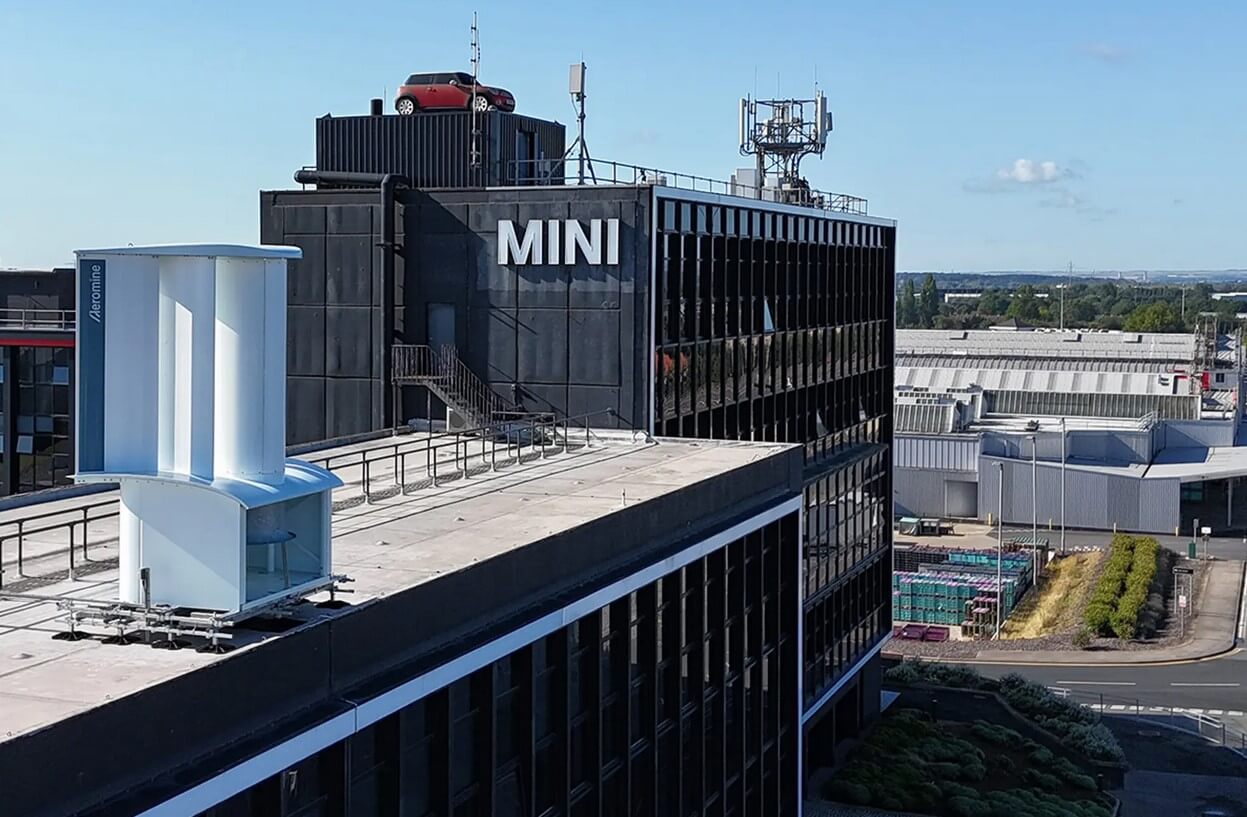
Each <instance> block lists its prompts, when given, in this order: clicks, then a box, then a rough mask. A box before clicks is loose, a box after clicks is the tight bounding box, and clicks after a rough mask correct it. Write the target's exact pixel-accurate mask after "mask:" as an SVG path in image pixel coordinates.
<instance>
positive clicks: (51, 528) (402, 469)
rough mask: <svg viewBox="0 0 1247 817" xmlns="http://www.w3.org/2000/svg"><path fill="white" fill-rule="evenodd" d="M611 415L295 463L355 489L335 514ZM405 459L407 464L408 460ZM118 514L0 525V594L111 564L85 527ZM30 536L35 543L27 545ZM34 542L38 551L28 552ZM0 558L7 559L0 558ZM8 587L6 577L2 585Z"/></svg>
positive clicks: (566, 437)
mask: <svg viewBox="0 0 1247 817" xmlns="http://www.w3.org/2000/svg"><path fill="white" fill-rule="evenodd" d="M614 416H615V411H614V409H602V410H599V411H593V412H586V413H584V414H580V415H576V416H573V417H555V416H554V415H550V414H544V415H541V414H528V413H519V414H512V413H509V412H506V411H503V412H501V413H500V415H499V416H498V418H497V419H496V420H495V422H493V423H488V424H484V425H481V426H477V427H474V428H469V429H463V430H459V431H445V432H439V433H429V434H420V435H418V436H415V435H407V436H405V437H404V439H402V440H399V441H396V442H384V443H378V444H377V445H371V446H368V447H366V448H359V449H355V450H353V451H345V452H341V453H337V454H328V455H325V456H321V457H316V456H314V455H312V456H304V457H302V458H301V459H303V460H304V461H306V462H310V463H312V464H314V465H319V466H321V467H322V468H325V469H326V470H329V471H331V472H334V473H336V474H337V475H338V476H339V477H341V478H342V479H343V482H344V486H343V489H339V491H342V490H346V491H347V492H349V491H351V490H352V489H353V488H355V487H358V488H360V489H361V496H359V497H355V498H346V499H344V500H342V501H336V502H335V507H336V508H339V509H340V508H342V507H346V506H350V505H354V504H358V503H359V502H361V501H362V502H364V503H370V502H373V501H374V500H375V499H377V498H379V497H381V496H386V497H388V496H394V495H396V494H406V493H407V492H408V491H410V490H414V489H419V488H423V487H439V486H441V485H443V484H444V483H446V482H449V481H452V480H458V479H469V478H471V477H472V476H473V475H478V474H480V473H483V472H488V471H497V470H498V469H499V468H500V467H506V466H507V465H510V464H513V463H523V462H528V461H532V460H545V459H548V458H549V457H551V456H553V455H555V454H557V453H566V452H568V451H572V450H584V449H588V448H591V447H592V445H593V440H594V437H595V436H596V435H595V434H594V432H593V421H594V420H595V419H597V418H609V417H614ZM413 459H414V460H416V462H415V463H411V462H410V461H411V460H413ZM353 469H354V470H353ZM417 469H422V470H423V471H424V478H423V479H413V478H410V477H411V476H412V473H413V472H414V471H416V470H417ZM387 478H388V481H387ZM119 516H120V511H119V503H118V500H117V499H106V500H101V501H99V502H93V503H91V504H88V505H81V506H78V507H73V508H65V509H62V510H56V511H45V512H43V513H36V514H32V515H30V516H23V517H21V518H19V519H13V520H7V521H0V589H2V588H3V587H4V585H5V577H6V575H7V574H8V573H10V572H13V571H15V572H16V574H17V581H22V580H30V579H48V578H52V577H53V576H49V575H42V576H36V575H33V573H32V571H33V569H34V565H35V564H36V563H44V564H46V563H52V564H54V565H55V564H56V563H61V564H66V563H65V562H61V561H60V560H61V559H67V566H66V568H64V569H62V568H60V567H55V568H54V570H53V574H54V577H55V578H57V579H58V580H59V578H60V577H62V576H64V577H66V578H68V579H69V580H70V581H74V580H76V579H77V578H78V577H79V576H80V575H81V574H82V573H83V572H85V570H86V568H87V565H99V564H109V563H111V562H112V561H113V559H115V557H112V558H110V559H107V560H103V562H100V561H99V560H97V559H92V558H91V551H90V549H89V546H91V545H94V546H96V547H97V548H98V547H102V546H103V545H104V544H106V543H109V542H114V541H116V538H117V532H116V529H115V528H112V529H110V530H109V531H108V534H109V535H108V536H107V537H106V538H101V537H97V538H96V540H95V541H94V542H92V541H91V530H92V526H94V527H95V529H96V530H98V529H99V525H100V523H102V522H104V521H105V520H110V519H117V518H118V517H119ZM52 520H55V521H52ZM61 531H64V534H65V537H66V546H65V547H64V549H61V548H60V547H59V546H55V547H51V548H49V547H48V542H47V537H46V536H45V535H48V534H51V535H55V534H56V533H58V532H61ZM36 537H38V538H39V541H32V540H33V539H35V538H36ZM40 545H41V546H42V547H41V548H40V550H41V551H42V552H39V553H32V552H31V550H32V548H34V547H37V546H40ZM6 554H7V555H8V558H9V559H10V560H11V561H8V562H6V561H5V557H6ZM13 583H14V582H13V580H9V584H13Z"/></svg>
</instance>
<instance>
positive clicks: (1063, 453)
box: [1061, 417, 1065, 556]
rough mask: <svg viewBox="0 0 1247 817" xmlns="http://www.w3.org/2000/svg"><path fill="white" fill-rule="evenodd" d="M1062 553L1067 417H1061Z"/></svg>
mask: <svg viewBox="0 0 1247 817" xmlns="http://www.w3.org/2000/svg"><path fill="white" fill-rule="evenodd" d="M1061 555H1062V556H1064V555H1065V418H1064V417H1062V418H1061Z"/></svg>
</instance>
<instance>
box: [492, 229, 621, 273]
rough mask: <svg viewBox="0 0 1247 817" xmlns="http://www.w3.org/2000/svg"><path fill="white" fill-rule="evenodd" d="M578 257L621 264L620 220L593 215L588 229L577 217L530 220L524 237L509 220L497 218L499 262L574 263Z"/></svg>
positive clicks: (609, 264)
mask: <svg viewBox="0 0 1247 817" xmlns="http://www.w3.org/2000/svg"><path fill="white" fill-rule="evenodd" d="M577 256H583V257H584V260H585V263H588V264H592V265H594V266H598V265H601V264H606V265H608V266H618V265H619V219H617V218H591V219H589V231H588V232H587V233H586V232H585V228H584V225H583V224H581V223H580V221H579V220H578V219H574V218H568V219H547V220H545V221H542V220H540V219H531V220H529V221H528V222H526V223H525V224H524V234H523V237H521V236H520V235H519V234H518V233H517V232H516V229H515V222H513V221H511V220H510V219H505V218H504V219H499V220H498V263H499V264H502V265H506V264H515V265H516V266H536V265H539V264H569V265H570V264H575V263H576V259H577Z"/></svg>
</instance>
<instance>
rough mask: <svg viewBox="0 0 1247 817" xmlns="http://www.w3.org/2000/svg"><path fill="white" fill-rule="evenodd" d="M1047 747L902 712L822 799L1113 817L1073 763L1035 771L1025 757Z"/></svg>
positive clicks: (969, 813)
mask: <svg viewBox="0 0 1247 817" xmlns="http://www.w3.org/2000/svg"><path fill="white" fill-rule="evenodd" d="M1041 749H1042V747H1041V746H1039V744H1037V743H1035V742H1034V741H1032V740H1028V739H1026V738H1023V737H1022V736H1021V735H1019V734H1018V733H1016V732H1013V731H1012V730H1009V729H1004V728H1002V727H998V726H994V725H992V724H989V723H986V722H984V721H976V722H975V723H974V724H973V725H971V726H969V727H967V726H964V725H961V724H947V723H937V722H934V721H931V720H929V719H928V718H927V717H926V715H925V714H923V713H921V712H918V711H916V710H902V711H900V712H893V713H889V714H887V715H886V716H885V717H884V719H883V721H882V722H881V723H880V724H879V725H878V726H877V727H876V728H875V730H874V731H873V732H872V733H871V734H870V736H869V737H868V738H867V739H866V740H865V742H864V743H863V744H862V745H861V746H859V747H858V749H857V750H856V751H855V752H854V754H853V755H852V757H851V758H850V760H849V763H848V764H847V765H846V767H845V768H844V769H843V770H842V771H841V772H840V773H839V774H838V775H836V777H835V778H833V779H832V780H831V781H830V782H829V783H828V784H827V786H826V788H825V789H824V791H823V794H824V796H826V797H828V798H829V799H832V800H837V801H840V802H847V803H853V804H855V805H860V806H872V807H875V808H883V809H891V810H894V811H910V812H917V813H923V814H932V815H941V817H963V816H964V817H976V816H977V815H982V816H983V817H993V815H998V814H1003V815H1008V817H1050V816H1051V817H1055V816H1056V815H1061V817H1107V815H1108V814H1109V809H1108V806H1107V801H1106V799H1105V798H1104V797H1103V796H1101V795H1099V794H1097V793H1096V791H1095V788H1096V787H1095V783H1094V781H1092V779H1091V778H1090V777H1089V776H1088V775H1086V774H1084V773H1083V772H1082V771H1081V770H1080V769H1078V767H1077V766H1075V765H1074V764H1073V763H1071V762H1070V761H1068V760H1065V759H1064V758H1061V759H1057V760H1054V761H1052V762H1051V763H1049V764H1047V765H1046V766H1045V768H1044V769H1042V770H1038V769H1033V768H1029V764H1027V763H1026V762H1025V758H1026V757H1027V756H1028V754H1030V753H1034V752H1036V751H1039V750H1041ZM1088 783H1089V784H1090V788H1087V786H1086V784H1088Z"/></svg>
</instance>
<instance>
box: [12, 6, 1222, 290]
mask: <svg viewBox="0 0 1247 817" xmlns="http://www.w3.org/2000/svg"><path fill="white" fill-rule="evenodd" d="M763 9H766V11H763ZM476 10H477V11H479V12H480V18H481V31H482V47H483V62H482V70H481V75H482V78H483V79H484V80H485V81H488V82H491V83H495V84H501V85H505V86H507V87H508V88H509V89H510V90H512V91H513V92H514V93H515V95H516V97H517V98H518V100H519V105H520V109H521V110H522V111H523V112H526V113H529V114H532V115H536V116H543V117H549V118H557V119H558V120H560V121H562V122H567V123H570V122H571V121H572V118H573V115H572V109H571V105H570V102H569V100H568V98H567V94H566V77H567V65H568V64H569V63H571V62H575V61H576V60H578V59H580V58H581V56H582V54H583V57H584V60H585V61H586V62H587V63H588V65H589V75H588V83H589V84H588V90H589V100H588V106H589V121H588V136H589V145H590V147H591V149H592V151H593V153H594V155H595V156H597V157H599V158H607V159H617V160H619V161H627V162H634V163H637V164H647V165H653V166H659V167H664V168H670V169H678V170H681V171H684V172H690V173H696V174H701V175H705V176H712V177H715V178H726V177H727V176H728V175H729V174H730V173H731V171H732V169H733V168H734V167H737V166H740V165H742V164H745V163H746V162H745V161H744V160H743V159H742V158H741V157H739V156H738V155H737V151H736V141H737V125H736V105H737V102H736V100H737V99H738V97H740V96H741V95H743V94H747V93H751V92H753V91H754V90H755V77H756V90H757V92H758V93H759V94H761V95H763V96H769V95H773V94H774V93H775V92H776V90H777V87H778V89H779V90H780V91H782V92H783V93H784V94H785V95H807V94H809V93H810V92H811V91H812V85H813V79H814V74H815V70H816V69H817V72H818V77H819V79H820V81H821V83H822V87H823V88H824V89H825V91H826V92H827V93H828V95H829V97H830V99H831V103H832V108H833V111H834V113H835V122H836V130H835V132H834V133H833V134H832V138H831V144H830V148H829V150H828V153H827V156H826V157H825V158H824V159H823V160H822V161H816V160H807V161H806V164H805V165H804V169H805V170H806V172H807V175H808V176H809V178H810V179H811V181H812V183H813V184H814V185H815V186H817V187H821V188H824V189H830V190H837V191H844V192H849V193H853V194H856V195H861V196H865V197H867V198H868V199H869V200H870V206H871V212H872V213H874V214H877V215H884V216H889V217H893V218H896V219H898V220H899V222H900V235H899V239H898V240H899V248H898V266H899V267H900V268H902V269H942V270H949V269H956V270H989V269H1055V268H1063V267H1064V266H1065V264H1066V262H1067V261H1073V263H1074V264H1075V266H1076V267H1078V268H1080V269H1136V268H1145V269H1193V268H1197V269H1204V268H1208V269H1220V268H1226V267H1247V241H1244V238H1243V227H1242V223H1243V220H1244V215H1247V208H1245V207H1244V205H1243V203H1242V200H1243V182H1244V179H1245V178H1247V173H1245V172H1244V169H1243V159H1242V157H1243V155H1244V153H1245V152H1247V150H1245V149H1247V105H1245V104H1244V102H1245V99H1244V97H1245V92H1244V88H1245V87H1247V49H1243V48H1242V47H1241V36H1242V31H1243V30H1244V27H1245V26H1247V4H1242V3H1232V2H1228V0H1226V1H1225V2H1215V3H1213V2H1203V3H1200V2H1195V3H1188V4H1177V3H1172V2H1167V3H1160V2H1151V0H1135V1H1134V2H1098V3H1094V4H1090V3H1085V2H1044V3H1026V4H1022V3H1012V2H1008V3H1002V2H999V0H995V1H994V2H970V0H963V1H962V2H956V0H953V2H948V3H931V2H925V1H923V0H912V2H899V1H898V2H889V1H888V0H872V1H871V2H853V3H848V2H835V3H832V2H825V0H824V2H805V1H804V0H787V1H785V0H773V1H772V2H770V3H758V2H756V1H755V2H737V0H724V2H716V3H713V4H711V3H704V2H684V3H678V2H670V0H668V2H661V3H660V2H652V0H632V1H631V2H627V3H596V2H583V0H582V1H581V2H575V3H573V2H562V1H561V0H549V2H542V3H540V4H534V3H528V2H496V1H495V0H488V1H487V0H480V2H479V3H478V4H477V5H476ZM471 11H472V6H471V4H455V3H431V2H425V0H407V2H380V1H379V2H354V3H344V2H332V3H331V2H319V1H318V0H304V1H303V2H291V1H290V0H265V1H264V2H241V1H238V0H217V2H211V3H208V2H197V3H190V2H169V1H168V0H166V2H150V1H149V0H126V1H125V2H88V1H87V0H80V2H58V1H57V0H0V266H34V267H45V266H49V265H51V264H54V263H63V262H65V261H67V260H68V259H70V258H71V257H72V256H71V253H72V251H73V249H74V248H75V247H82V246H91V245H100V244H117V243H123V242H133V243H140V242H167V241H183V240H210V241H238V242H254V241H256V240H257V238H258V208H259V205H258V198H259V197H258V195H257V191H258V190H260V189H275V188H286V187H291V186H293V183H292V180H291V174H292V172H293V171H294V170H295V169H297V168H298V167H299V166H301V165H304V164H310V163H311V162H312V160H313V123H312V120H313V118H314V117H316V116H320V115H322V114H324V113H327V112H332V113H335V114H343V115H344V114H352V113H363V112H366V110H367V100H368V98H369V97H373V96H378V95H382V96H384V97H386V99H387V104H388V101H389V99H390V97H391V95H392V93H393V89H394V86H395V85H396V84H397V83H398V82H399V81H400V80H401V78H402V77H404V76H406V75H407V74H408V73H410V72H412V71H416V70H421V69H424V70H429V69H433V70H436V69H448V68H460V67H466V66H467V64H468V42H469V35H468V26H469V23H470V18H471ZM764 14H765V16H766V18H767V19H766V20H762V19H761V18H762V17H763V15H764ZM786 28H787V29H790V32H789V33H783V32H784V30H785V29H786Z"/></svg>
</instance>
